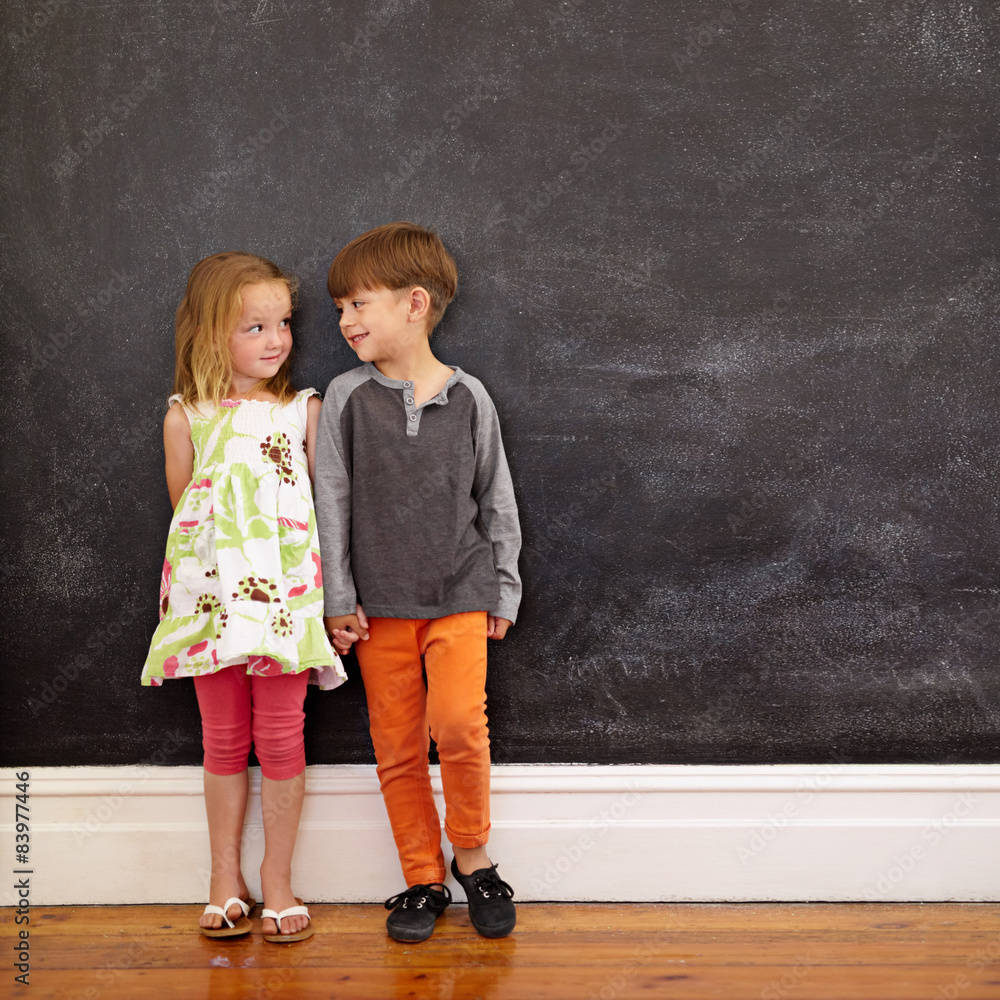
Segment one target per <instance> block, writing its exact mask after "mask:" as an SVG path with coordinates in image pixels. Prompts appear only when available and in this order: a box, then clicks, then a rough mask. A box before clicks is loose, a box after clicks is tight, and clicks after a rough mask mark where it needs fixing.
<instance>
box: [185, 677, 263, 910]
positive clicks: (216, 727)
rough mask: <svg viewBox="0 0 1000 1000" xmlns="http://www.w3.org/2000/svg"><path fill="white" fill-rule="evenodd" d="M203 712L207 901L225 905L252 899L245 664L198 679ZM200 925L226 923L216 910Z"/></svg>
mask: <svg viewBox="0 0 1000 1000" xmlns="http://www.w3.org/2000/svg"><path fill="white" fill-rule="evenodd" d="M194 689H195V693H196V695H197V697H198V708H199V710H200V711H201V729H202V744H203V746H204V748H205V761H204V766H205V813H206V815H207V817H208V839H209V844H210V846H211V851H212V876H211V883H210V885H209V890H208V900H209V902H210V903H212V904H214V905H215V906H222V904H223V903H225V901H226V900H227V899H230V898H232V897H233V896H237V897H239V898H240V899H247V898H249V891H248V890H247V884H246V882H245V881H244V880H243V872H242V870H241V867H240V862H241V857H240V844H241V841H242V839H243V820H244V817H245V816H246V811H247V792H248V783H247V755H248V754H249V753H250V739H251V737H250V680H249V678H248V677H247V675H246V671H245V670H244V668H243V667H241V666H236V667H226V668H225V669H223V670H219V671H216V672H215V673H214V674H203V675H202V676H200V677H195V678H194ZM227 915H228V917H229V919H230V920H232V921H234V922H235V921H236V920H237V919H238V918H239V917H241V916H242V915H243V911H242V910H241V909H240V908H239V907H238V906H236V905H235V904H234V905H233V906H231V907H230V908H229V912H228V914H227ZM199 924H200V926H202V927H205V928H209V929H214V928H219V927H222V926H223V921H222V917H220V916H219V915H218V914H216V913H207V914H202V916H201V918H200V920H199Z"/></svg>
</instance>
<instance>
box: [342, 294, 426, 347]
mask: <svg viewBox="0 0 1000 1000" xmlns="http://www.w3.org/2000/svg"><path fill="white" fill-rule="evenodd" d="M412 293H413V289H409V288H404V289H401V290H400V291H396V292H393V291H390V290H389V289H388V288H378V289H365V290H361V291H356V292H353V293H352V294H351V295H348V296H347V297H345V298H342V299H334V300H333V304H334V306H335V307H336V309H337V312H338V313H339V314H340V332H341V333H342V334H343V336H344V339H345V340H346V341H347V343H348V344H350V345H351V347H352V348H354V352H355V353H356V354H357V356H358V359H359V360H360V361H372V362H374V363H376V364H377V363H378V362H379V361H392V360H398V359H402V358H405V357H406V356H407V355H408V354H410V353H411V352H412V351H413V349H414V348H415V347H417V346H419V344H420V341H425V342H426V339H427V333H426V326H427V324H426V318H425V317H424V316H423V315H421V314H420V311H419V310H417V311H416V313H415V310H414V308H413V295H412ZM425 294H426V293H425Z"/></svg>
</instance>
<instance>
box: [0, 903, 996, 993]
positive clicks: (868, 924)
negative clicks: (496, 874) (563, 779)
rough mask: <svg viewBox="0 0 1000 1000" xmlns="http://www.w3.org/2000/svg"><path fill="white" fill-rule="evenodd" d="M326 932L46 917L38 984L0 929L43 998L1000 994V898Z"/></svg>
mask: <svg viewBox="0 0 1000 1000" xmlns="http://www.w3.org/2000/svg"><path fill="white" fill-rule="evenodd" d="M311 909H312V913H313V916H314V918H315V925H316V934H315V936H314V937H313V938H311V939H310V940H308V941H305V942H302V943H300V944H296V945H271V944H268V943H267V942H265V941H264V940H263V939H262V938H261V936H260V930H259V928H260V921H259V908H258V910H257V911H255V914H254V925H255V927H254V933H253V934H252V935H251V936H250V937H247V938H242V939H238V940H232V941H228V942H227V941H210V940H208V939H207V938H204V937H202V936H201V935H200V934H199V933H198V932H197V930H196V929H195V928H196V921H197V918H198V914H199V913H200V911H201V907H196V906H104V907H86V906H66V907H36V908H34V909H32V911H31V925H30V930H31V936H30V939H29V951H30V954H31V972H30V989H28V990H24V989H22V988H20V987H19V986H18V984H17V983H14V982H12V979H13V976H14V975H16V974H17V972H16V970H13V969H12V960H13V959H14V958H15V956H14V954H13V948H12V941H13V939H14V938H15V936H16V932H17V930H18V928H16V927H15V926H14V923H13V911H11V910H9V909H8V910H3V911H0V913H2V925H0V931H2V934H0V940H2V948H3V954H4V956H5V961H4V963H3V974H2V976H3V978H2V979H0V997H14V996H23V997H30V998H31V1000H42V998H49V997H58V998H61V1000H63V998H65V1000H77V998H79V1000H119V998H121V1000H144V998H150V1000H152V998H173V997H183V998H185V1000H201V998H206V1000H207V998H209V997H211V998H212V1000H226V998H234V1000H235V998H239V1000H276V998H280V1000H286V998H287V1000H314V998H315V1000H320V998H322V1000H347V998H352V1000H353V998H373V1000H392V998H397V997H399V998H404V997H405V998H410V997H412V998H441V1000H446V998H447V1000H459V998H475V997H480V998H483V1000H487V998H502V1000H549V998H560V1000H562V998H572V1000H593V998H598V1000H627V998H630V997H645V998H651V1000H653V998H656V1000H659V998H660V997H667V998H669V997H679V998H685V1000H687V998H701V997H720V998H723V1000H742V998H753V1000H787V998H794V1000H827V998H831V1000H832V998H838V1000H839V998H845V1000H848V998H849V1000H868V998H871V1000H920V998H926V1000H949V998H953V1000H958V998H961V1000H980V998H986V997H989V998H1000V964H998V963H1000V907H998V906H994V905H984V904H961V905H952V904H947V905H945V904H924V905H915V904H906V905H882V904H859V905H855V904H777V905H776V904H766V905H765V904H739V905H711V904H694V903H689V904H681V905H627V906H626V905H610V904H573V905H565V904H564V905H550V904H541V903H536V904H522V905H521V906H520V907H519V908H518V925H517V929H516V930H515V932H514V934H512V935H511V936H510V937H509V938H504V939H502V940H497V941H490V940H486V939H484V938H481V937H479V936H478V935H477V934H476V933H475V932H474V931H473V929H472V927H471V926H470V924H469V921H468V914H467V911H466V908H465V907H464V906H462V905H455V906H452V907H451V908H450V909H449V910H448V911H447V912H446V913H445V914H444V916H443V917H441V918H440V919H439V920H438V924H437V929H436V931H435V933H434V936H433V937H432V938H431V939H430V940H429V941H425V942H423V943H421V944H416V945H404V944H399V943H397V942H395V941H392V940H391V939H389V938H388V937H386V935H385V911H384V910H383V909H382V907H380V906H347V905H320V904H316V905H314V906H313V907H312V908H311Z"/></svg>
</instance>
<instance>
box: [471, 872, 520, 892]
mask: <svg viewBox="0 0 1000 1000" xmlns="http://www.w3.org/2000/svg"><path fill="white" fill-rule="evenodd" d="M476 888H477V889H478V890H479V892H481V893H482V894H483V898H484V899H489V898H490V896H497V897H501V896H506V897H507V898H508V899H513V898H514V890H513V889H512V888H511V887H510V886H509V885H508V884H507V883H506V882H504V880H503V879H502V878H500V876H499V875H498V874H497V866H496V865H493V866H492V867H491V868H490V869H488V870H487V872H486V874H485V875H477V876H476Z"/></svg>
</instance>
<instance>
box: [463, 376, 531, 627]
mask: <svg viewBox="0 0 1000 1000" xmlns="http://www.w3.org/2000/svg"><path fill="white" fill-rule="evenodd" d="M474 394H475V397H476V403H477V409H478V420H477V423H476V441H475V445H476V471H475V476H474V478H473V480H472V496H473V498H474V499H475V501H476V503H477V504H478V505H479V516H480V517H481V518H482V521H483V525H484V526H485V528H486V533H487V534H488V535H489V536H490V541H491V542H492V543H493V564H494V566H495V567H496V571H497V577H498V578H499V580H500V602H499V604H498V605H497V606H496V607H495V608H488V609H487V610H488V612H489V614H491V615H494V616H495V617H497V618H506V619H507V621H509V622H511V624H513V623H514V622H515V621H516V620H517V609H518V605H520V603H521V577H520V575H519V574H518V572H517V557H518V554H519V553H520V551H521V525H520V524H519V523H518V519H517V501H516V500H515V499H514V484H513V482H512V481H511V478H510V469H509V468H508V466H507V456H506V455H505V454H504V450H503V441H502V440H501V437H500V420H499V418H498V417H497V411H496V407H495V406H494V405H493V400H491V399H490V397H489V395H488V394H487V393H486V390H485V389H479V391H474Z"/></svg>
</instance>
